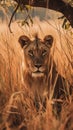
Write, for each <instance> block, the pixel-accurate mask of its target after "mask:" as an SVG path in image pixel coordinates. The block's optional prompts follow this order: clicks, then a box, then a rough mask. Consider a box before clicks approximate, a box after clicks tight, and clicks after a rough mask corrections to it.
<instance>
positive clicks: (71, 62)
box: [0, 0, 73, 130]
mask: <svg viewBox="0 0 73 130" xmlns="http://www.w3.org/2000/svg"><path fill="white" fill-rule="evenodd" d="M56 1H57V0H55V2H54V3H53V1H51V0H49V1H48V0H47V1H46V0H42V1H41V0H39V1H37V0H32V1H31V0H30V1H28V0H12V1H10V0H1V1H0V7H1V10H2V11H3V13H4V18H5V19H2V18H1V20H0V130H72V129H73V51H72V50H73V29H72V26H73V15H72V11H73V1H72V0H70V1H68V0H59V2H58V1H57V2H56ZM50 2H52V3H50ZM60 2H62V3H60ZM39 3H40V4H39ZM48 3H50V5H49V4H48ZM54 4H57V6H56V5H54ZM59 4H64V6H63V7H64V10H63V11H64V12H62V8H61V9H60V8H59V6H61V5H59ZM48 5H49V6H48ZM32 6H36V7H37V6H41V7H45V8H52V9H55V10H58V11H61V12H62V13H63V14H62V15H61V17H58V18H56V19H54V20H50V19H47V18H43V20H41V21H40V19H39V18H36V17H35V18H33V17H32V16H31V15H30V13H29V12H30V10H31V9H32V10H33V8H32ZM10 7H13V8H12V11H13V13H12V16H11V12H10V10H9V8H10ZM55 7H56V8H55ZM14 8H15V10H14ZM68 8H69V10H68V11H67V9H68ZM59 9H60V10H59ZM65 9H66V11H65ZM6 11H7V12H6ZM16 11H17V12H18V13H20V12H21V13H23V14H25V12H26V16H25V18H23V19H16V17H14V15H15V13H16ZM69 16H70V17H69ZM45 17H46V16H45ZM67 19H68V20H69V21H68V20H67ZM36 31H38V32H39V35H40V36H41V37H43V36H44V35H45V34H50V33H51V34H52V35H53V37H54V38H55V42H54V43H55V44H54V46H53V49H52V58H53V60H54V62H55V65H56V68H57V72H58V74H60V75H61V76H62V77H63V78H64V79H65V83H66V84H65V87H66V91H65V90H63V91H64V94H65V96H64V97H63V95H61V98H59V99H54V98H53V97H52V90H51V91H50V94H49V95H50V96H49V98H48V97H46V107H44V106H43V105H42V103H41V101H39V104H40V107H39V109H38V110H37V108H36V107H35V105H34V94H33V92H32V91H31V88H28V87H27V85H26V84H25V82H24V79H23V71H24V68H25V62H24V56H23V52H22V49H21V46H20V45H19V42H18V39H19V37H20V36H21V35H28V34H30V35H31V36H33V35H34V34H35V32H36ZM51 74H52V73H51ZM35 86H37V85H35ZM35 86H34V87H35ZM54 88H55V84H54ZM53 91H54V89H53ZM58 91H59V90H58ZM56 103H61V105H62V109H61V112H60V114H58V113H56V109H55V107H54V105H55V104H56Z"/></svg>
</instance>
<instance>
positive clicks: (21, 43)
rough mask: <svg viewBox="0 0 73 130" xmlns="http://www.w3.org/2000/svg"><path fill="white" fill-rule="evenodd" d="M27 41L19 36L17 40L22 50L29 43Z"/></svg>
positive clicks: (25, 37) (26, 38)
mask: <svg viewBox="0 0 73 130" xmlns="http://www.w3.org/2000/svg"><path fill="white" fill-rule="evenodd" d="M29 41H30V39H29V38H28V37H27V36H25V35H22V36H20V37H19V40H18V42H19V43H20V45H21V47H22V48H23V47H25V46H28V44H29V43H30V42H29Z"/></svg>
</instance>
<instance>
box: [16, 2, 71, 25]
mask: <svg viewBox="0 0 73 130" xmlns="http://www.w3.org/2000/svg"><path fill="white" fill-rule="evenodd" d="M14 1H16V2H17V3H18V2H19V0H14ZM24 5H31V6H34V7H44V8H46V7H48V8H49V9H52V10H55V11H59V12H61V13H63V14H64V16H65V17H66V18H67V19H68V20H69V22H70V24H71V26H72V27H73V7H71V6H70V5H69V4H66V3H65V2H64V1H62V0H49V3H48V5H47V0H20V6H24Z"/></svg>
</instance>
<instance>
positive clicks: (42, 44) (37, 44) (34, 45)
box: [28, 41, 48, 51]
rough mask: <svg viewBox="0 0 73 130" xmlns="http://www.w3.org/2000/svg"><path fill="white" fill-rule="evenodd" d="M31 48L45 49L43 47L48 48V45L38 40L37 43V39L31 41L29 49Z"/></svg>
mask: <svg viewBox="0 0 73 130" xmlns="http://www.w3.org/2000/svg"><path fill="white" fill-rule="evenodd" d="M29 49H32V50H37V49H38V50H40V51H41V50H43V49H46V50H47V49H48V48H47V47H46V45H45V44H44V43H43V42H41V41H40V42H38V43H36V42H35V41H33V42H31V43H30V45H29V46H28V50H29Z"/></svg>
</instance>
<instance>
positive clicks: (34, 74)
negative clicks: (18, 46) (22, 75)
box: [32, 70, 44, 77]
mask: <svg viewBox="0 0 73 130" xmlns="http://www.w3.org/2000/svg"><path fill="white" fill-rule="evenodd" d="M43 75H44V72H42V71H40V70H37V71H35V72H33V73H32V76H35V77H41V76H43Z"/></svg>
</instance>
